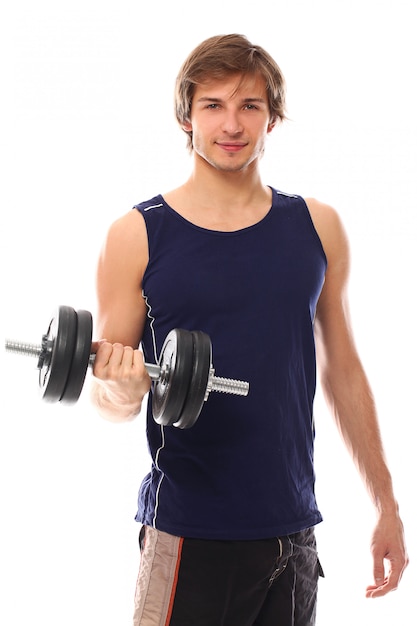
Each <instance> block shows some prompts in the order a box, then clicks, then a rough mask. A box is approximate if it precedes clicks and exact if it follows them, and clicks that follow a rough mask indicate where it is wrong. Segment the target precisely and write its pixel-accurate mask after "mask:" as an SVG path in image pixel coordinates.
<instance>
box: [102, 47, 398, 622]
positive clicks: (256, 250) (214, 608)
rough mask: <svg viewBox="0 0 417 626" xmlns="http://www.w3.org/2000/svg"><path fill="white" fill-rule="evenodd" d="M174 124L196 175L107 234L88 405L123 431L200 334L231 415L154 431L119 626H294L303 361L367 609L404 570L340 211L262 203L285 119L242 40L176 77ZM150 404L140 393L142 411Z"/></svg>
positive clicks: (304, 513) (304, 521) (300, 576)
mask: <svg viewBox="0 0 417 626" xmlns="http://www.w3.org/2000/svg"><path fill="white" fill-rule="evenodd" d="M176 113H177V119H178V122H179V124H180V125H181V127H182V129H183V130H184V131H185V132H186V133H187V135H188V145H189V148H190V150H192V155H193V169H192V172H191V175H190V177H189V179H188V180H187V181H186V182H185V183H184V184H183V185H182V186H180V187H179V188H177V189H174V190H173V191H169V192H167V193H164V194H163V195H158V196H155V197H154V198H152V199H151V200H149V201H146V202H142V203H141V204H139V205H137V206H136V207H135V210H133V211H130V212H129V213H128V214H126V215H125V216H124V217H122V218H121V219H119V220H118V221H117V222H116V223H114V224H113V225H112V227H111V228H110V231H109V234H108V238H107V241H106V243H105V246H104V248H103V252H102V255H101V258H100V261H99V267H98V302H99V311H98V325H97V328H98V333H99V336H100V337H103V338H105V340H104V339H103V340H102V341H100V342H99V344H98V351H97V357H96V361H95V366H94V374H95V379H94V383H93V400H94V402H95V404H96V406H97V407H98V409H99V411H100V412H101V414H102V415H103V416H104V417H105V418H108V419H111V420H114V421H120V422H123V421H125V420H130V419H132V418H134V417H135V416H136V415H138V413H139V411H140V409H141V404H142V400H143V398H144V396H145V395H146V394H147V393H148V391H150V387H151V384H150V379H149V376H148V374H147V372H146V370H145V368H144V360H143V357H142V353H141V352H140V351H139V350H138V346H139V344H141V345H142V348H143V352H144V356H145V358H146V361H152V362H155V361H156V360H157V358H158V355H159V352H160V349H161V346H162V343H163V341H164V338H165V336H166V335H167V333H168V332H169V331H170V330H171V329H172V328H188V329H190V330H195V329H201V330H203V331H205V332H206V333H208V334H209V335H210V337H211V340H212V344H213V353H214V355H213V362H214V363H215V365H216V370H217V371H218V372H219V373H223V372H224V375H230V376H231V377H233V378H238V379H241V380H247V381H249V383H250V392H249V395H248V396H247V397H246V398H239V397H235V396H227V395H224V394H211V396H210V398H209V400H208V402H206V403H205V406H204V408H203V410H202V412H201V415H200V417H199V419H198V421H197V422H196V424H195V425H194V426H193V427H192V428H190V429H188V430H181V429H178V428H175V427H164V426H160V425H157V424H156V422H155V421H154V420H153V418H152V407H151V404H150V403H149V404H148V417H147V435H148V440H149V448H150V452H151V455H152V467H151V472H150V473H149V474H148V476H146V477H145V479H144V481H143V483H142V485H141V488H140V492H139V509H138V514H137V520H138V521H139V522H141V524H142V528H141V534H140V538H141V542H140V543H141V550H142V555H141V567H140V572H139V577H138V583H137V592H136V601H135V618H134V624H135V626H139V625H141V626H147V625H151V624H160V625H165V624H166V625H167V624H170V625H171V626H187V625H190V626H191V625H192V626H203V625H207V626H221V625H225V626H234V625H237V624H238V625H239V626H252V625H257V626H272V625H274V626H277V625H281V626H310V625H313V624H314V622H315V611H316V594H317V581H318V577H319V575H320V573H321V566H320V563H319V561H318V557H317V552H316V545H315V538H314V526H315V525H316V524H317V523H319V522H320V521H321V516H320V513H319V510H318V508H317V505H316V501H315V496H314V468H313V440H314V423H313V410H312V407H313V399H314V392H315V383H316V375H315V371H316V370H315V367H316V350H317V357H318V362H319V366H320V372H321V380H322V384H323V388H324V391H325V394H326V397H327V400H328V402H329V406H330V408H331V410H332V413H333V414H334V417H335V419H336V421H337V424H338V426H339V428H340V431H341V433H342V435H343V438H344V440H345V442H346V445H347V446H348V448H349V450H350V452H351V454H352V457H353V459H354V461H355V463H356V465H357V467H358V470H359V472H360V473H361V475H362V477H363V480H364V482H365V484H366V486H367V488H368V490H369V494H370V497H371V499H372V502H373V503H374V505H375V509H376V512H377V524H376V527H375V531H374V534H373V539H372V554H373V559H374V582H373V583H372V584H371V585H369V587H368V588H367V592H366V593H367V595H368V596H369V597H376V596H382V595H384V594H386V593H387V592H389V591H391V590H392V589H395V588H396V586H397V585H398V582H399V580H400V578H401V575H402V572H403V570H404V568H405V567H406V564H407V556H406V549H405V545H404V539H403V528H402V523H401V520H400V517H399V514H398V507H397V503H396V500H395V497H394V494H393V488H392V481H391V476H390V473H389V470H388V468H387V465H386V462H385V459H384V452H383V448H382V444H381V438H380V433H379V428H378V423H377V417H376V412H375V407H374V403H373V400H372V393H371V390H370V388H369V385H368V382H367V379H366V375H365V373H364V371H363V367H362V365H361V362H360V359H359V357H358V354H357V351H356V349H355V345H354V339H353V336H352V330H351V327H350V322H349V314H348V304H347V293H346V291H347V280H348V273H349V252H348V243H347V240H346V235H345V233H344V230H343V227H342V225H341V223H340V219H339V217H338V215H337V213H336V212H335V211H334V210H333V209H332V208H331V207H329V206H326V205H324V204H322V203H320V202H318V201H317V200H313V199H309V200H303V199H302V198H300V197H299V196H295V195H288V194H285V193H282V192H280V191H277V190H276V189H273V188H271V187H268V186H266V185H265V184H263V182H262V181H261V177H260V172H259V162H260V158H261V156H262V154H263V152H264V148H265V140H266V137H267V135H268V134H269V133H271V131H272V130H273V128H274V126H275V125H276V123H277V122H279V121H281V120H283V119H284V118H285V105H284V80H283V77H282V74H281V72H280V70H279V68H278V66H277V65H276V63H275V61H274V60H273V59H272V58H271V57H270V56H269V55H268V54H267V53H266V52H265V51H264V50H263V49H262V48H260V47H259V46H254V45H252V44H251V43H250V42H249V41H248V40H247V39H246V38H245V37H243V36H240V35H228V36H219V37H213V38H210V39H208V40H207V41H205V42H203V43H202V44H201V45H200V46H198V47H197V48H196V49H195V50H194V51H193V52H192V53H191V55H190V56H189V58H188V59H187V60H186V62H185V63H184V65H183V67H182V69H181V71H180V73H179V76H178V79H177V89H176ZM150 395H151V394H150Z"/></svg>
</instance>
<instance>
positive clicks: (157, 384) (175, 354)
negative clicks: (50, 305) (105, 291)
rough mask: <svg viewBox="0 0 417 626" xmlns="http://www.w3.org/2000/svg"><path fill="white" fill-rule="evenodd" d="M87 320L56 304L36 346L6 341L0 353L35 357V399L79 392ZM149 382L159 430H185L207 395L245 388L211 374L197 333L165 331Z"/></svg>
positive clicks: (61, 398)
mask: <svg viewBox="0 0 417 626" xmlns="http://www.w3.org/2000/svg"><path fill="white" fill-rule="evenodd" d="M92 335H93V320H92V315H91V313H90V312H89V311H85V310H79V311H75V309H73V308H72V307H69V306H60V307H58V309H57V310H56V312H55V313H54V315H53V317H52V319H51V321H50V323H49V326H48V330H47V332H46V333H45V334H44V335H43V336H42V344H41V345H34V344H28V343H21V342H17V341H11V340H9V339H6V344H5V347H6V350H7V351H9V352H15V353H18V354H24V355H30V356H36V357H37V358H38V364H37V367H38V370H39V387H40V392H41V397H42V398H43V399H44V400H45V401H47V402H62V403H63V404H73V403H75V402H76V401H77V400H78V398H79V396H80V394H81V391H82V388H83V385H84V380H85V377H86V373H87V369H88V366H89V365H93V363H94V359H95V354H91V341H92ZM145 368H146V370H147V372H148V374H149V376H150V378H151V379H152V381H153V388H152V413H153V417H154V419H155V421H156V422H157V423H158V424H161V425H163V426H172V425H174V426H176V427H178V428H190V427H191V426H193V425H194V424H195V422H196V421H197V419H198V417H199V415H200V412H201V409H202V408H203V405H204V402H205V401H206V400H207V399H208V396H209V394H210V392H211V391H219V392H223V393H231V394H235V395H238V396H246V395H247V394H248V392H249V384H248V383H247V382H244V381H240V380H233V379H230V378H220V377H218V376H215V375H214V368H213V365H212V344H211V340H210V337H209V336H208V335H207V334H206V333H204V332H203V331H201V330H197V331H189V330H184V329H180V328H176V329H173V330H171V331H170V332H169V333H168V335H167V336H166V339H165V341H164V343H163V345H162V349H161V353H160V355H159V359H158V363H157V364H152V363H145Z"/></svg>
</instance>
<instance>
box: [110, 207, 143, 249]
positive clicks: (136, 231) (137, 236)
mask: <svg viewBox="0 0 417 626" xmlns="http://www.w3.org/2000/svg"><path fill="white" fill-rule="evenodd" d="M106 242H108V243H112V244H114V245H121V246H123V245H128V244H129V243H133V244H134V245H136V246H137V245H138V244H143V243H145V242H147V234H146V226H145V221H144V219H143V217H142V215H141V214H140V213H139V211H136V210H135V209H133V210H130V211H129V212H128V213H125V214H124V215H122V216H121V217H119V218H118V219H117V220H115V221H114V222H113V223H112V224H111V226H110V228H109V230H108V233H107V238H106Z"/></svg>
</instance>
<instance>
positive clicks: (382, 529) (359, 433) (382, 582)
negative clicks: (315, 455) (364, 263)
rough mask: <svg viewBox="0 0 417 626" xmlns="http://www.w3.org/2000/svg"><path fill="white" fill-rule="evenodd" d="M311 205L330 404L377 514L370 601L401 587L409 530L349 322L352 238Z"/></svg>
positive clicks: (321, 354) (323, 371) (318, 327)
mask: <svg viewBox="0 0 417 626" xmlns="http://www.w3.org/2000/svg"><path fill="white" fill-rule="evenodd" d="M307 204H308V206H309V209H310V212H311V216H312V219H313V221H314V224H315V226H316V229H317V231H318V234H319V236H320V238H321V241H322V243H323V247H324V250H325V252H326V255H327V260H328V268H327V272H326V280H325V284H324V287H323V290H322V293H321V296H320V299H319V302H318V306H317V316H316V322H315V332H316V342H317V357H318V365H319V370H320V375H321V382H322V386H323V392H324V395H325V397H326V400H327V402H328V405H329V407H330V409H331V412H332V414H333V416H334V418H335V420H336V423H337V425H338V428H339V430H340V433H341V435H342V437H343V440H344V442H345V444H346V446H347V448H348V450H349V452H350V454H351V456H352V458H353V460H354V462H355V464H356V466H357V468H358V471H359V473H360V475H361V477H362V479H363V481H364V483H365V485H366V487H367V489H368V492H369V494H370V497H371V500H372V502H373V504H374V506H375V509H376V512H377V520H378V521H377V525H376V528H375V530H374V534H373V538H372V546H371V549H372V554H373V559H374V578H375V584H373V585H370V586H369V587H368V588H367V596H368V597H376V596H379V595H384V594H386V593H387V592H388V591H391V590H393V589H395V588H396V587H397V585H398V582H399V580H400V578H401V575H402V572H403V570H404V568H405V567H406V565H407V556H406V549H405V545H404V537H403V527H402V523H401V520H400V517H399V514H398V506H397V502H396V500H395V497H394V492H393V486H392V479H391V475H390V472H389V469H388V466H387V463H386V459H385V454H384V450H383V445H382V440H381V434H380V429H379V424H378V418H377V413H376V408H375V402H374V399H373V395H372V391H371V388H370V386H369V383H368V380H367V377H366V374H365V372H364V369H363V366H362V363H361V361H360V358H359V356H358V353H357V350H356V347H355V343H354V338H353V333H352V328H351V323H350V319H349V306H348V297H347V282H348V276H349V265H350V262H349V247H348V242H347V238H346V235H345V232H344V230H343V227H342V224H341V222H340V219H339V217H338V215H337V214H336V212H335V211H334V210H333V209H332V208H331V207H328V206H326V205H323V204H321V203H319V202H317V201H316V200H308V202H307ZM385 560H387V561H388V562H389V569H388V572H387V574H386V573H385Z"/></svg>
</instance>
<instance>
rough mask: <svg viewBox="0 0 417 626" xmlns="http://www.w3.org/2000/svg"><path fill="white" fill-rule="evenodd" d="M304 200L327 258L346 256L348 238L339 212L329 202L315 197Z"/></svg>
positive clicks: (347, 252) (347, 253)
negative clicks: (326, 202)
mask: <svg viewBox="0 0 417 626" xmlns="http://www.w3.org/2000/svg"><path fill="white" fill-rule="evenodd" d="M305 201H306V204H307V207H308V210H309V211H310V215H311V219H312V220H313V224H314V227H315V229H316V231H317V233H318V235H319V237H320V240H321V242H322V245H323V248H324V251H325V253H326V255H327V257H328V260H329V261H331V259H333V258H335V257H336V258H339V259H340V258H341V257H346V258H347V257H348V255H349V250H348V239H347V235H346V231H345V228H344V226H343V223H342V220H341V218H340V215H339V213H338V212H337V211H336V209H334V208H333V207H332V206H330V205H329V204H325V203H324V202H320V201H319V200H316V199H315V198H306V200H305Z"/></svg>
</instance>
